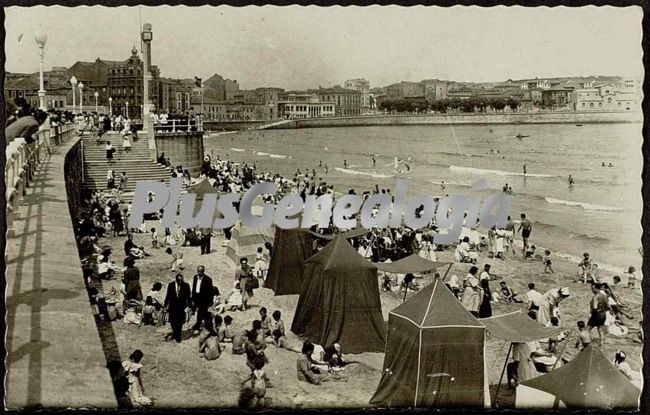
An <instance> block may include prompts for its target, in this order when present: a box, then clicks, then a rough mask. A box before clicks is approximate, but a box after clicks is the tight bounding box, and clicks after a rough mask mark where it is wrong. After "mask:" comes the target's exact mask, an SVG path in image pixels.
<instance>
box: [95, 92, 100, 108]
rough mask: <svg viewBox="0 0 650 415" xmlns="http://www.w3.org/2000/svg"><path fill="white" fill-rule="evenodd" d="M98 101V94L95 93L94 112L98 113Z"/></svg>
mask: <svg viewBox="0 0 650 415" xmlns="http://www.w3.org/2000/svg"><path fill="white" fill-rule="evenodd" d="M98 99H99V92H97V91H95V112H96V113H99V106H98V103H97V102H98Z"/></svg>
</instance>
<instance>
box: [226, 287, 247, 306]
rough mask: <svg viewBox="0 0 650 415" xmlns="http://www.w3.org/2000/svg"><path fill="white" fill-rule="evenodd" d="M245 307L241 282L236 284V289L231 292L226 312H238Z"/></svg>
mask: <svg viewBox="0 0 650 415" xmlns="http://www.w3.org/2000/svg"><path fill="white" fill-rule="evenodd" d="M243 307H244V299H243V297H242V295H241V288H240V285H239V281H237V282H236V283H235V287H234V288H233V289H232V291H231V292H230V297H228V300H227V301H226V310H228V311H237V310H242V309H243Z"/></svg>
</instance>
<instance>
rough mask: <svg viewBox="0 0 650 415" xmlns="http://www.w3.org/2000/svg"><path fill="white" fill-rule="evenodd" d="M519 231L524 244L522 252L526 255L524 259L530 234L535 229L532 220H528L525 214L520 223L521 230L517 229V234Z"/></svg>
mask: <svg viewBox="0 0 650 415" xmlns="http://www.w3.org/2000/svg"><path fill="white" fill-rule="evenodd" d="M506 229H507V228H506ZM519 231H521V239H522V240H523V242H524V247H523V249H522V252H523V253H524V258H525V257H526V251H527V250H528V238H530V233H531V232H532V231H533V227H532V225H531V224H530V220H528V219H526V214H525V213H522V214H521V222H520V223H519V229H517V232H519Z"/></svg>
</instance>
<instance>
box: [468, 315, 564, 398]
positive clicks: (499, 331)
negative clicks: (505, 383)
mask: <svg viewBox="0 0 650 415" xmlns="http://www.w3.org/2000/svg"><path fill="white" fill-rule="evenodd" d="M479 321H480V322H481V323H483V325H485V327H486V328H487V331H488V332H489V333H490V334H491V335H492V336H494V337H496V338H498V339H501V340H505V341H506V342H507V343H510V345H509V347H508V352H507V353H506V357H505V360H504V363H503V369H502V370H501V376H500V377H499V382H498V383H497V390H496V392H495V394H494V402H495V403H496V401H497V398H498V397H499V389H500V388H501V381H502V380H503V374H504V373H505V371H506V367H507V365H508V358H509V357H510V353H511V352H512V348H513V343H528V342H531V341H536V340H542V339H548V338H549V337H551V336H555V335H556V334H559V333H561V332H562V331H564V330H563V329H561V328H560V327H544V326H542V325H541V324H539V323H538V322H537V321H536V320H533V319H532V318H530V317H528V316H527V315H525V314H523V313H522V312H521V311H520V310H517V311H513V312H512V313H507V314H501V315H499V316H493V317H488V318H483V319H481V320H479Z"/></svg>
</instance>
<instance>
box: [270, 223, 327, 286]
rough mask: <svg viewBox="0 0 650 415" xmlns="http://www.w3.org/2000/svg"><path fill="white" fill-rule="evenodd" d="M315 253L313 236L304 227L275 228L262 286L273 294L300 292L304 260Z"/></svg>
mask: <svg viewBox="0 0 650 415" xmlns="http://www.w3.org/2000/svg"><path fill="white" fill-rule="evenodd" d="M314 253H315V250H314V237H313V236H312V234H311V232H309V231H307V230H305V229H282V228H280V227H276V228H275V238H274V245H273V254H272V255H271V263H270V264H269V270H268V272H267V274H266V280H265V281H264V287H266V288H270V289H272V290H273V292H274V293H275V295H288V294H300V289H301V287H302V277H303V271H304V262H305V261H306V260H307V259H308V258H310V257H311V256H312V255H313V254H314Z"/></svg>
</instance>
